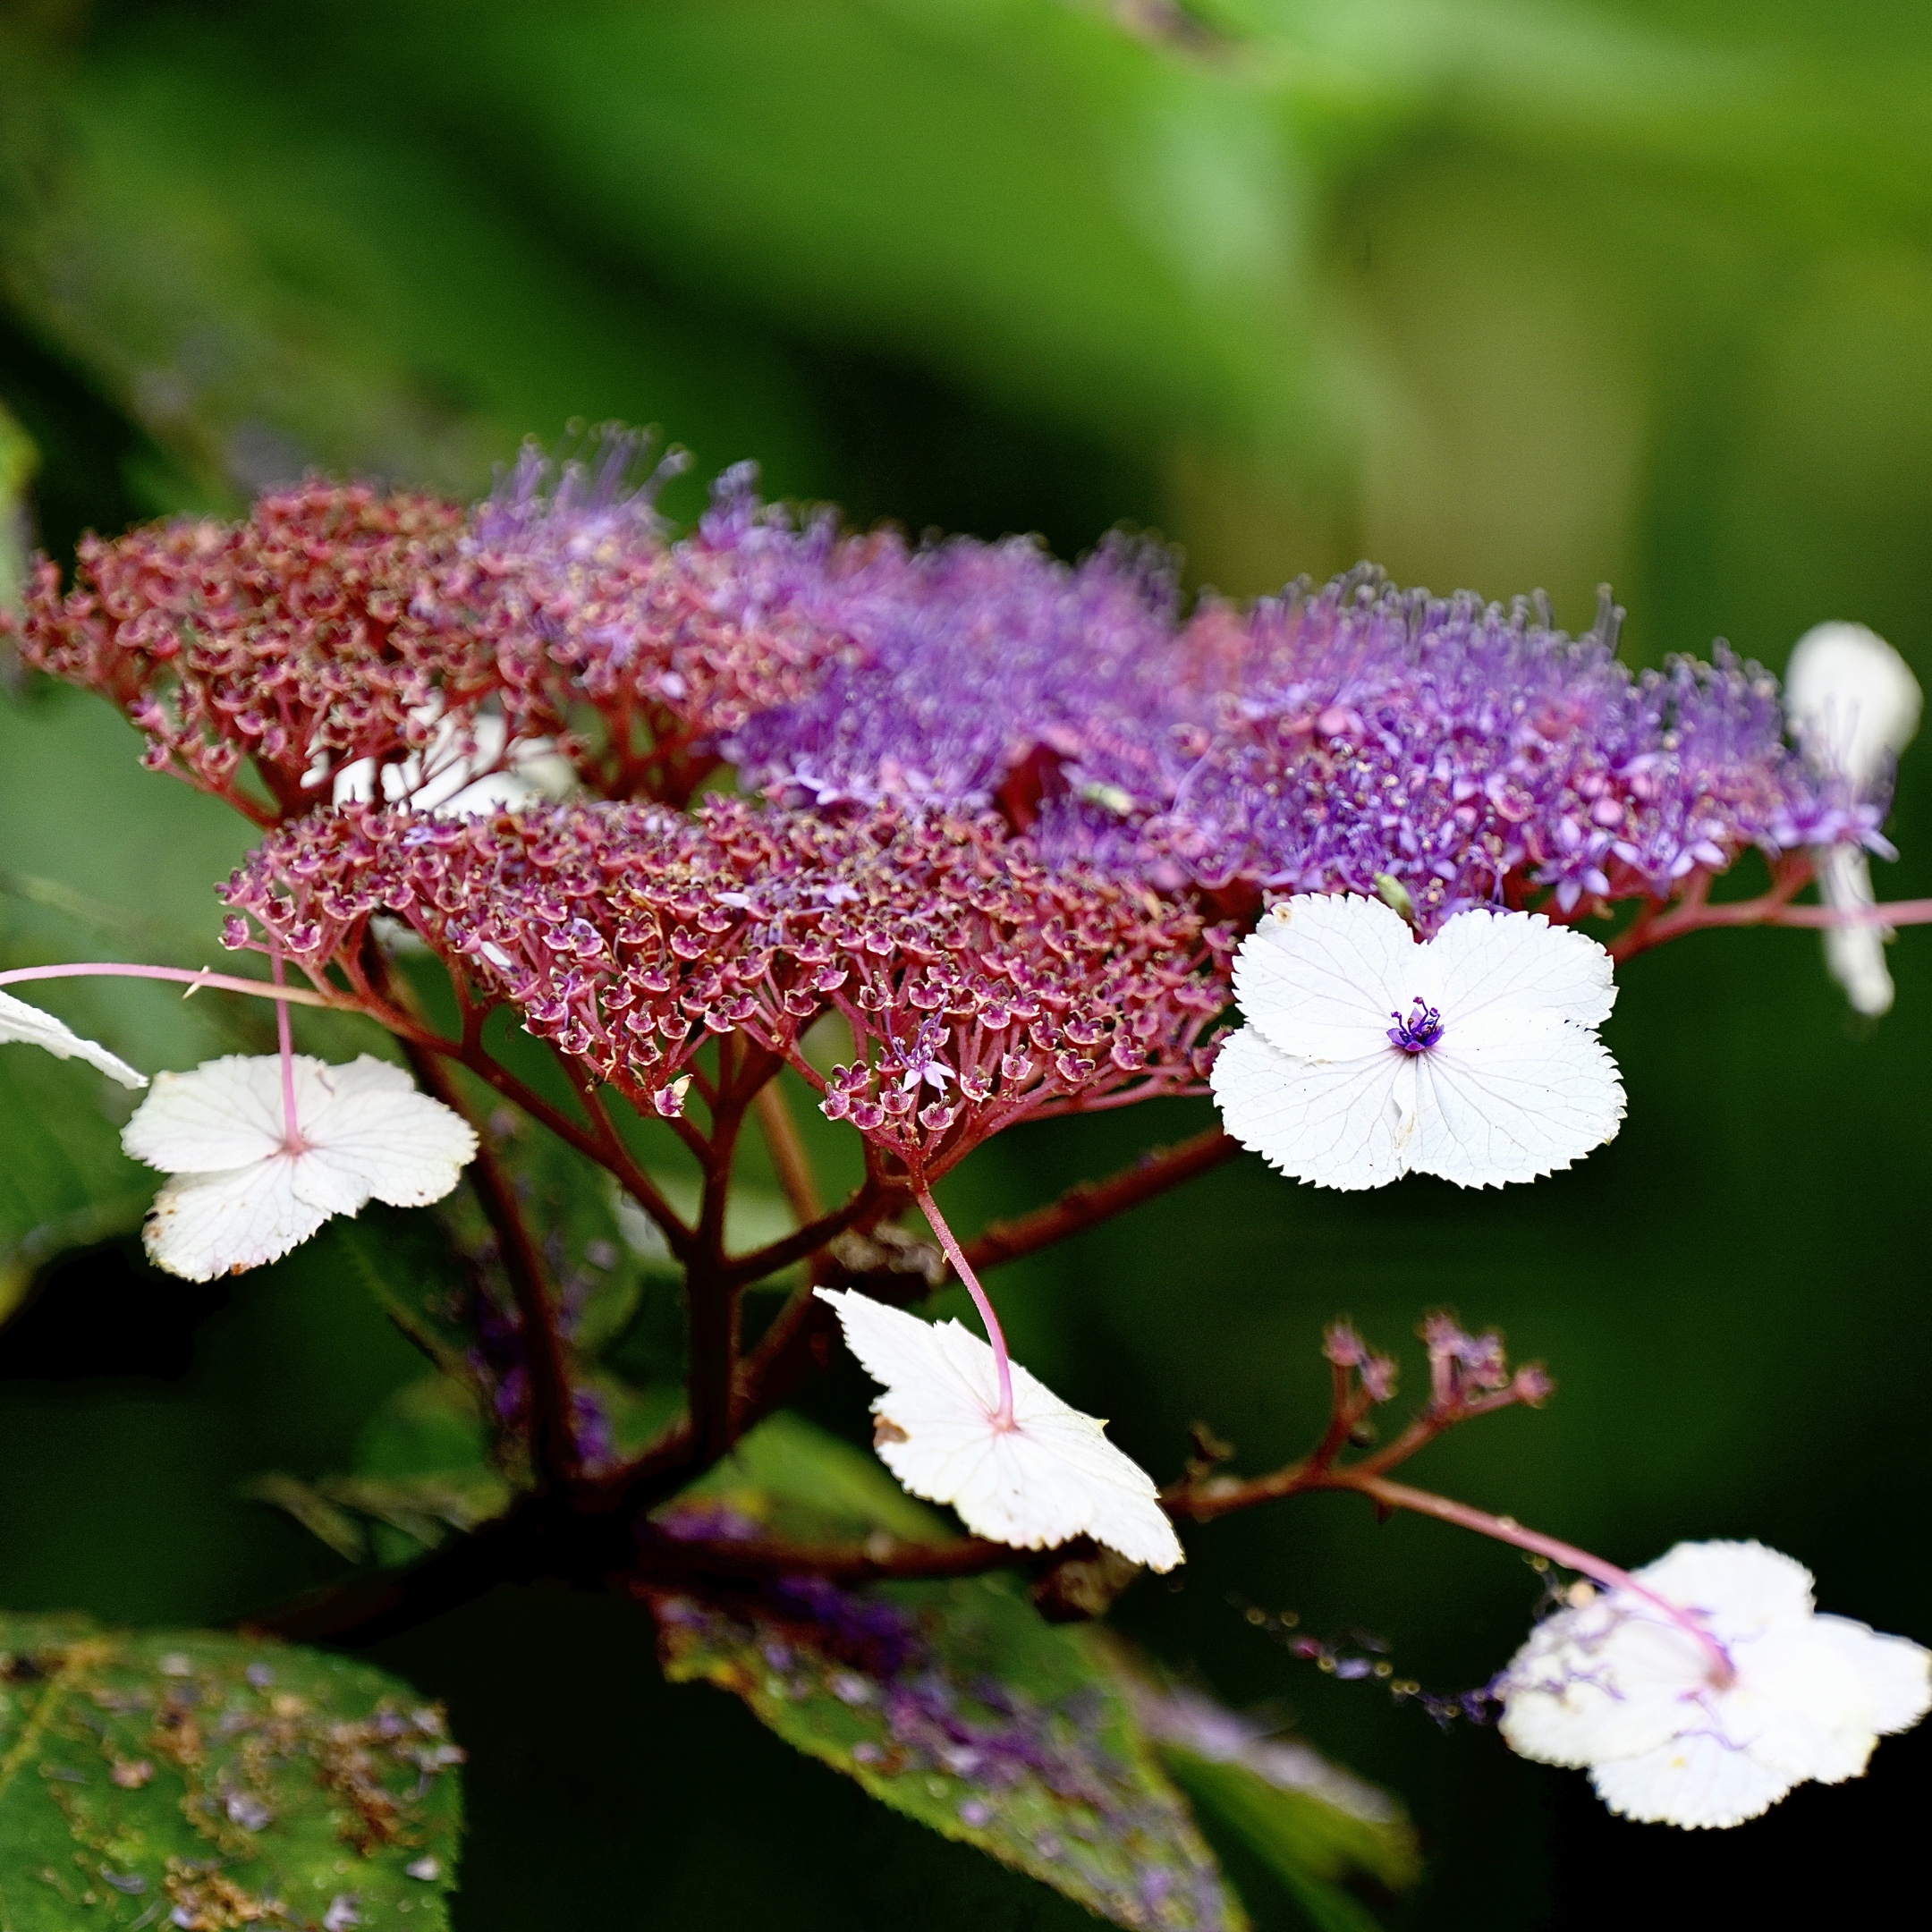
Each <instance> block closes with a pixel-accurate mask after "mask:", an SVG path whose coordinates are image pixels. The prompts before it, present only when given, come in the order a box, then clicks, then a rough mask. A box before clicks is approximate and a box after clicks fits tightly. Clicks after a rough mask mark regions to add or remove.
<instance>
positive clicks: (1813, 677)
mask: <svg viewBox="0 0 1932 1932" xmlns="http://www.w3.org/2000/svg"><path fill="white" fill-rule="evenodd" d="M1923 702H1924V698H1923V693H1921V691H1919V681H1918V679H1917V678H1915V677H1914V676H1913V675H1912V674H1911V665H1908V664H1907V663H1906V662H1905V660H1904V659H1903V658H1902V657H1900V656H1899V654H1898V653H1897V652H1896V651H1895V650H1894V649H1893V648H1892V647H1891V646H1890V645H1889V644H1887V643H1886V642H1885V640H1884V639H1883V638H1882V637H1879V636H1877V634H1876V633H1875V632H1873V631H1868V630H1867V629H1866V628H1865V626H1864V625H1863V624H1851V623H1824V624H1818V625H1817V626H1815V627H1814V628H1813V629H1811V630H1809V631H1806V632H1805V634H1804V635H1803V636H1802V637H1801V638H1800V639H1799V640H1798V642H1797V644H1796V645H1795V646H1794V647H1793V648H1792V655H1791V663H1790V664H1789V665H1787V666H1786V667H1785V683H1784V708H1785V711H1786V713H1787V714H1788V716H1790V719H1791V724H1792V733H1793V734H1794V735H1795V736H1796V738H1797V739H1798V741H1799V743H1800V744H1801V745H1802V746H1803V747H1804V750H1805V754H1806V756H1807V757H1808V758H1809V759H1810V760H1811V762H1812V764H1813V766H1814V767H1816V768H1817V769H1818V771H1819V772H1820V774H1821V775H1826V776H1831V775H1837V776H1838V777H1840V778H1841V779H1842V780H1843V782H1844V783H1845V784H1848V785H1849V786H1850V787H1851V788H1852V792H1853V794H1854V796H1859V797H1864V796H1868V795H1877V796H1881V797H1882V796H1883V794H1884V792H1885V788H1886V786H1887V785H1888V784H1889V782H1890V778H1891V774H1892V766H1893V761H1894V759H1895V758H1897V757H1898V754H1899V753H1900V752H1901V751H1902V750H1904V749H1905V747H1906V746H1907V745H1909V744H1910V743H1911V741H1912V738H1913V736H1914V734H1915V733H1917V731H1918V729H1919V709H1920V707H1921V706H1922V704H1923ZM1815 860H1816V863H1817V866H1818V896H1819V898H1821V899H1822V900H1823V901H1824V902H1825V903H1826V905H1828V906H1832V907H1835V908H1836V909H1838V910H1839V911H1847V912H1860V911H1867V910H1868V909H1869V908H1870V907H1872V906H1873V905H1875V904H1877V895H1876V894H1874V893H1873V891H1872V882H1871V865H1870V861H1869V860H1868V859H1867V857H1866V855H1865V852H1863V850H1862V849H1861V848H1860V847H1859V846H1857V845H1854V844H1850V843H1839V844H1832V845H1825V846H1822V847H1821V848H1820V849H1819V851H1818V852H1817V853H1816V854H1815ZM1891 937H1892V934H1891V932H1890V930H1889V929H1888V928H1885V927H1884V926H1880V925H1877V924H1874V923H1871V922H1869V921H1867V922H1863V923H1858V924H1852V925H1846V926H1835V927H1829V928H1826V933H1825V964H1826V970H1828V971H1829V972H1830V974H1831V976H1832V978H1833V979H1835V980H1836V981H1837V982H1838V983H1839V985H1840V986H1842V987H1843V988H1844V990H1845V996H1846V998H1847V999H1849V1000H1850V1001H1851V1003H1852V1010H1853V1011H1854V1012H1857V1013H1865V1014H1868V1015H1869V1016H1871V1017H1873V1018H1876V1017H1877V1015H1878V1014H1880V1013H1889V1012H1890V1011H1891V1010H1892V1000H1893V987H1892V975H1891V973H1890V972H1889V971H1888V970H1886V967H1885V945H1886V942H1887V941H1888V940H1889V939H1890V938H1891Z"/></svg>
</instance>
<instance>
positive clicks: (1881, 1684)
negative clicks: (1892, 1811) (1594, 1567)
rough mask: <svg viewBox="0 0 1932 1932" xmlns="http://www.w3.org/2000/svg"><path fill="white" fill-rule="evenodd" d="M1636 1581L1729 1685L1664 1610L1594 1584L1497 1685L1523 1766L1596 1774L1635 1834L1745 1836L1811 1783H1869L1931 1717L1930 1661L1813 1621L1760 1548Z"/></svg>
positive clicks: (1847, 1622) (1685, 1554)
mask: <svg viewBox="0 0 1932 1932" xmlns="http://www.w3.org/2000/svg"><path fill="white" fill-rule="evenodd" d="M1637 1576H1638V1578H1639V1579H1640V1580H1641V1581H1642V1582H1643V1583H1645V1584H1646V1585H1648V1587H1649V1588H1650V1589H1654V1590H1656V1591H1657V1594H1658V1595H1659V1596H1661V1597H1665V1598H1667V1599H1668V1600H1669V1601H1670V1602H1672V1603H1674V1604H1676V1605H1678V1606H1682V1608H1683V1609H1685V1610H1688V1611H1689V1612H1691V1614H1692V1615H1693V1616H1694V1617H1695V1618H1696V1619H1697V1620H1698V1621H1699V1623H1701V1625H1702V1626H1703V1628H1704V1629H1705V1630H1707V1631H1708V1632H1709V1633H1710V1635H1711V1636H1712V1637H1713V1638H1714V1639H1715V1640H1716V1641H1717V1643H1719V1644H1720V1645H1722V1646H1723V1648H1724V1651H1725V1652H1726V1653H1727V1654H1728V1656H1729V1657H1730V1660H1731V1664H1732V1667H1733V1679H1732V1682H1730V1683H1729V1684H1726V1685H1722V1686H1720V1685H1719V1684H1717V1683H1716V1682H1714V1681H1713V1665H1712V1660H1711V1658H1710V1657H1708V1656H1707V1654H1706V1652H1705V1650H1704V1648H1703V1647H1702V1646H1701V1645H1700V1644H1699V1642H1698V1640H1697V1639H1696V1638H1694V1637H1693V1636H1691V1633H1690V1632H1689V1631H1686V1630H1684V1629H1683V1628H1682V1627H1681V1626H1680V1625H1678V1624H1676V1623H1672V1622H1671V1621H1670V1620H1669V1619H1668V1618H1667V1617H1666V1616H1665V1614H1664V1613H1663V1612H1662V1611H1661V1610H1660V1609H1658V1608H1657V1606H1654V1605H1652V1604H1649V1603H1647V1602H1645V1601H1644V1600H1643V1599H1642V1598H1641V1597H1637V1596H1635V1595H1634V1594H1633V1593H1631V1592H1630V1591H1628V1590H1610V1591H1607V1592H1606V1593H1603V1594H1601V1595H1598V1594H1595V1593H1593V1592H1592V1591H1591V1590H1590V1588H1589V1585H1587V1584H1585V1585H1582V1586H1580V1587H1578V1589H1577V1591H1576V1596H1577V1600H1576V1601H1575V1602H1574V1603H1573V1604H1572V1607H1570V1608H1568V1609H1564V1610H1560V1611H1558V1612H1557V1613H1556V1614H1555V1615H1554V1616H1552V1617H1548V1618H1546V1620H1545V1621H1544V1622H1543V1623H1539V1624H1538V1626H1537V1628H1536V1630H1535V1631H1533V1632H1532V1633H1531V1635H1530V1640H1529V1642H1527V1643H1526V1644H1524V1646H1523V1647H1522V1648H1521V1650H1519V1651H1518V1652H1517V1653H1516V1655H1515V1657H1513V1658H1512V1659H1511V1661H1510V1665H1509V1667H1508V1669H1507V1670H1505V1671H1504V1673H1503V1674H1502V1676H1501V1677H1499V1678H1498V1679H1497V1680H1496V1684H1495V1686H1494V1687H1493V1688H1494V1690H1495V1692H1496V1695H1497V1696H1498V1697H1500V1698H1501V1699H1502V1700H1503V1719H1502V1724H1501V1727H1500V1728H1501V1730H1502V1733H1503V1736H1504V1741H1506V1742H1507V1743H1508V1744H1509V1745H1510V1746H1511V1748H1512V1749H1513V1750H1517V1751H1520V1752H1521V1754H1522V1755H1523V1756H1524V1757H1525V1758H1537V1759H1539V1760H1540V1761H1541V1762H1542V1763H1544V1764H1557V1765H1570V1766H1574V1767H1588V1769H1589V1773H1590V1782H1591V1784H1594V1785H1595V1786H1596V1789H1597V1795H1598V1796H1599V1797H1600V1798H1602V1799H1603V1801H1605V1803H1606V1804H1607V1805H1608V1806H1609V1807H1610V1809H1612V1810H1613V1811H1616V1812H1621V1813H1622V1814H1623V1816H1624V1817H1625V1818H1636V1819H1639V1820H1640V1821H1642V1822H1644V1823H1648V1824H1665V1825H1682V1826H1685V1827H1687V1828H1696V1827H1699V1826H1730V1825H1741V1824H1742V1823H1743V1822H1744V1820H1745V1819H1747V1818H1756V1817H1757V1816H1758V1814H1759V1813H1760V1812H1762V1811H1765V1810H1767V1809H1769V1808H1770V1807H1771V1806H1772V1805H1774V1804H1775V1803H1776V1802H1777V1801H1778V1800H1779V1799H1780V1798H1782V1797H1784V1794H1785V1793H1786V1792H1788V1791H1790V1790H1791V1789H1792V1787H1793V1786H1794V1785H1797V1784H1803V1783H1804V1781H1805V1780H1806V1779H1807V1778H1816V1779H1818V1781H1819V1782H1820V1783H1822V1784H1837V1783H1839V1782H1840V1781H1841V1780H1843V1779H1844V1778H1850V1777H1857V1776H1859V1775H1860V1774H1861V1773H1862V1772H1863V1771H1864V1769H1865V1765H1866V1761H1867V1759H1868V1758H1870V1756H1871V1754H1872V1750H1873V1748H1874V1746H1876V1745H1877V1741H1878V1740H1879V1738H1880V1737H1881V1736H1885V1735H1886V1734H1888V1733H1894V1732H1899V1731H1905V1730H1909V1729H1911V1726H1912V1725H1913V1724H1917V1723H1918V1721H1919V1719H1920V1718H1921V1717H1923V1716H1925V1714H1926V1710H1927V1707H1928V1704H1932V1680H1928V1665H1932V1655H1928V1652H1926V1651H1925V1650H1923V1649H1921V1648H1919V1645H1917V1644H1915V1643H1912V1642H1911V1641H1909V1640H1907V1639H1905V1638H1903V1637H1885V1636H1881V1635H1880V1634H1879V1633H1878V1632H1877V1631H1873V1630H1871V1629H1869V1628H1868V1627H1867V1626H1866V1625H1865V1624H1863V1623H1853V1622H1852V1619H1850V1618H1849V1617H1839V1616H1820V1615H1819V1614H1818V1612H1817V1610H1816V1608H1815V1606H1814V1605H1813V1601H1812V1596H1811V1576H1810V1573H1809V1572H1808V1571H1807V1570H1806V1569H1805V1568H1804V1566H1803V1565H1802V1564H1801V1563H1796V1562H1794V1561H1793V1560H1792V1558H1791V1557H1789V1556H1784V1555H1780V1554H1779V1553H1778V1552H1777V1551H1776V1550H1771V1549H1767V1548H1765V1547H1764V1546H1763V1545H1762V1544H1759V1543H1680V1544H1679V1545H1678V1546H1676V1548H1674V1550H1672V1551H1671V1552H1670V1553H1669V1554H1668V1555H1665V1556H1662V1557H1660V1558H1658V1560H1657V1562H1656V1563H1651V1564H1649V1565H1648V1567H1647V1568H1645V1569H1642V1570H1640V1571H1638V1572H1637Z"/></svg>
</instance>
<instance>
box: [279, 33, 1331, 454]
mask: <svg viewBox="0 0 1932 1932" xmlns="http://www.w3.org/2000/svg"><path fill="white" fill-rule="evenodd" d="M356 18H357V21H358V25H357V30H356V31H354V32H353V33H351V34H347V35H344V36H343V37H341V38H340V39H339V40H336V41H335V42H334V43H333V44H332V47H331V49H330V50H329V52H330V56H331V57H332V58H334V59H335V60H337V61H341V62H343V64H344V66H345V69H346V70H347V71H350V72H353V73H354V74H355V76H356V81H357V84H358V85H360V86H362V87H365V88H368V89H373V90H375V91H376V93H377V95H378V96H379V97H383V98H386V99H387V100H388V101H389V102H391V103H393V104H400V103H401V102H402V101H403V100H407V101H409V102H410V103H411V104H413V105H417V106H419V104H421V103H422V102H424V101H425V100H428V101H429V102H431V103H433V104H434V106H433V111H434V112H435V113H436V114H437V115H438V116H439V117H440V119H441V120H442V122H443V123H444V124H445V126H447V127H448V128H450V129H451V130H453V131H455V132H456V133H457V134H458V136H459V138H460V139H461V140H462V144H463V146H464V147H465V148H466V149H467V151H469V152H470V153H472V154H476V155H478V156H479V157H480V156H481V155H484V154H500V153H501V151H502V149H503V148H504V144H505V143H506V142H508V143H510V144H511V145H513V148H514V149H515V151H516V154H517V157H518V161H517V165H518V170H519V174H520V179H521V182H522V183H523V184H524V185H525V186H526V187H527V189H528V190H529V191H530V192H532V193H533V194H536V195H538V196H540V197H541V198H542V199H543V201H544V202H545V204H546V205H547V206H548V207H550V208H552V209H553V210H555V213H556V215H557V216H558V217H559V218H564V219H568V220H569V221H570V222H571V223H572V225H578V226H580V227H583V228H587V229H589V232H591V233H595V234H596V235H597V238H598V239H599V241H600V242H603V243H604V245H606V247H607V248H610V249H612V250H618V251H621V252H622V254H623V256H624V257H626V258H629V259H630V260H631V261H633V262H635V263H637V264H639V265H640V266H648V268H649V269H650V270H651V271H652V272H653V273H655V274H660V275H665V274H667V275H673V276H674V277H676V279H677V280H678V281H679V282H680V283H681V284H683V286H684V287H686V288H687V289H690V290H700V289H701V290H705V291H708V292H720V291H722V292H727V293H728V295H729V296H730V298H731V299H732V300H733V301H734V302H736V303H739V304H741V305H745V306H748V307H750V308H751V309H753V310H754V311H755V312H758V313H760V314H761V315H763V316H764V317H766V318H767V319H769V320H771V321H775V322H782V323H783V325H784V326H786V327H787V328H789V329H802V330H804V331H807V332H809V334H811V335H814V336H816V337H818V339H820V340H826V341H837V342H845V343H851V342H860V343H868V344H870V345H872V346H875V347H877V348H880V349H883V350H885V351H886V352H891V353H902V352H905V351H906V350H907V349H908V348H911V350H912V351H913V352H914V353H915V354H916V355H917V356H918V357H919V360H921V362H923V363H926V364H928V365H930V366H933V367H936V368H938V369H943V370H945V372H947V373H948V374H949V375H950V376H953V377H955V378H964V379H965V380H967V381H968V382H970V384H971V385H972V386H974V387H975V388H977V389H979V390H980V391H982V392H983V393H986V394H991V395H993V396H996V397H998V398H1001V399H1004V401H1006V402H1013V403H1018V404H1021V405H1023V406H1025V407H1026V408H1028V409H1030V410H1034V411H1040V412H1042V413H1043V414H1044V415H1045V417H1046V418H1047V419H1048V420H1054V421H1058V422H1061V423H1080V424H1084V425H1088V426H1091V427H1093V428H1097V429H1098V430H1099V431H1100V432H1101V433H1102V434H1103V435H1104V436H1106V437H1107V438H1108V440H1109V441H1110V442H1112V443H1113V444H1114V445H1115V446H1117V447H1118V446H1123V445H1128V444H1131V443H1132V442H1133V441H1134V439H1136V438H1144V437H1145V436H1148V434H1149V433H1154V434H1157V435H1159V436H1163V437H1165V436H1171V435H1172V434H1174V431H1175V430H1176V429H1177V428H1182V427H1185V428H1199V427H1200V426H1201V425H1202V424H1211V425H1213V426H1214V427H1215V428H1216V429H1217V430H1218V431H1219V432H1220V433H1221V434H1222V435H1224V436H1232V437H1234V438H1236V439H1237V440H1239V441H1240V442H1241V443H1242V444H1243V445H1245V446H1248V447H1250V448H1257V447H1258V448H1259V449H1261V450H1263V451H1265V452H1270V453H1272V452H1273V451H1274V450H1275V448H1276V447H1277V445H1279V444H1280V443H1281V442H1282V441H1283V440H1284V438H1285V436H1287V434H1288V433H1289V432H1290V431H1291V429H1292V428H1293V427H1294V426H1295V424H1296V423H1297V422H1298V421H1299V420H1300V419H1301V418H1302V417H1303V416H1305V414H1306V412H1307V409H1308V406H1309V400H1310V393H1311V392H1310V384H1309V355H1308V347H1309V345H1308V339H1307V330H1306V318H1305V315H1304V313H1303V308H1304V303H1303V297H1304V294H1305V288H1304V265H1305V255H1306V249H1307V243H1308V239H1309V229H1310V222H1311V215H1312V210H1311V208H1309V205H1308V198H1309V183H1308V181H1307V179H1306V177H1305V174H1304V171H1303V169H1302V167H1301V162H1300V157H1299V155H1298V152H1297V148H1296V145H1295V142H1294V140H1293V139H1292V135H1291V133H1290V131H1288V130H1286V129H1285V128H1284V125H1283V123H1282V121H1281V117H1280V115H1279V114H1278V113H1277V112H1276V110H1275V105H1274V103H1273V102H1272V101H1271V100H1270V99H1269V98H1268V97H1267V96H1266V95H1265V94H1260V93H1258V92H1257V90H1256V89H1254V88H1253V87H1252V86H1251V85H1250V83H1249V81H1248V80H1247V79H1246V77H1245V76H1244V75H1243V74H1242V73H1241V72H1239V71H1238V70H1235V69H1232V68H1229V67H1227V66H1225V65H1223V64H1215V63H1211V62H1202V61H1198V60H1193V59H1180V58H1175V57H1174V56H1173V55H1172V54H1171V53H1170V52H1169V50H1167V49H1165V48H1164V47H1150V46H1148V45H1146V44H1143V43H1140V42H1138V41H1136V40H1135V39H1134V38H1131V36H1129V35H1126V34H1123V32H1121V31H1120V30H1119V28H1118V27H1117V26H1116V25H1115V23H1114V21H1112V20H1111V19H1109V18H1107V17H1106V15H1105V14H1104V13H1101V12H1100V11H1098V10H1088V9H1084V8H1080V7H1076V6H1069V5H1064V4H1057V0H820V4H816V5H813V6H810V7H800V6H797V5H795V4H790V0H714V4H710V5H708V6H705V7H699V8H693V7H688V6H682V5H676V4H664V0H656V4H641V5H636V6H631V7H626V8H622V9H613V8H611V7H608V6H606V5H601V4H595V0H563V4H559V5H555V6H552V7H551V8H549V9H548V10H547V12H546V13H544V15H543V16H542V18H541V21H538V19H537V18H536V17H535V16H532V15H530V13H528V12H526V11H524V10H522V9H520V8H517V7H514V6H509V5H504V4H487V5H477V4H468V5H464V6H462V7H461V8H459V7H457V6H454V5H453V4H449V0H411V4H403V5H396V4H386V5H384V6H382V7H380V8H365V9H362V10H360V13H358V15H357V16H356ZM264 31H265V32H269V33H273V32H274V31H275V26H274V25H273V24H272V23H270V22H267V21H265V24H264ZM590 101H595V102H597V104H598V105H597V107H596V108H595V109H594V110H590V111H587V110H586V106H585V104H586V103H587V102H590Z"/></svg>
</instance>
